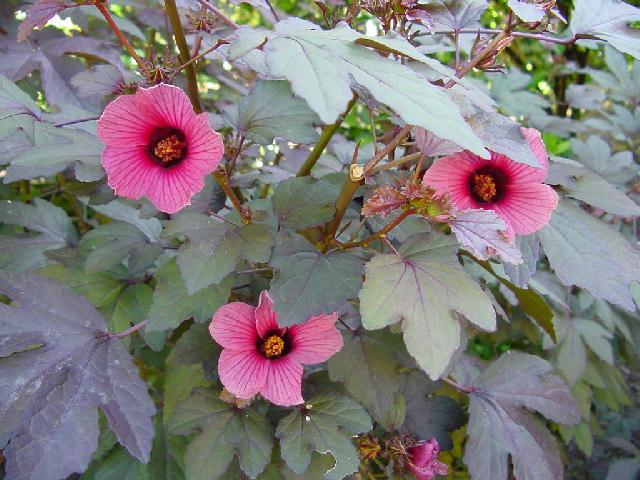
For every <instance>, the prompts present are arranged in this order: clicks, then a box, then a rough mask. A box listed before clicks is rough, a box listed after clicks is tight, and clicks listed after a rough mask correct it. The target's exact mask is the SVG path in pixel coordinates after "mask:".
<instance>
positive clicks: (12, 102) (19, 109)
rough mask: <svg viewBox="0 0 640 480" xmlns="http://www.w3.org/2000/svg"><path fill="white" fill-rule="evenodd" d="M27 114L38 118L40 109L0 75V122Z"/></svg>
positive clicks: (13, 84)
mask: <svg viewBox="0 0 640 480" xmlns="http://www.w3.org/2000/svg"><path fill="white" fill-rule="evenodd" d="M20 114H27V115H32V116H34V117H36V118H40V115H41V113H40V108H38V105H37V104H36V102H34V101H33V100H32V99H31V97H30V96H29V95H27V94H26V93H24V92H23V91H22V90H20V88H18V87H17V86H16V84H15V83H13V82H12V81H11V80H9V79H8V78H7V77H5V76H4V75H0V120H2V119H5V118H9V117H12V116H14V115H20Z"/></svg>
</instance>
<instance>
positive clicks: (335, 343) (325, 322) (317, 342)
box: [289, 313, 342, 364]
mask: <svg viewBox="0 0 640 480" xmlns="http://www.w3.org/2000/svg"><path fill="white" fill-rule="evenodd" d="M337 320H338V314H336V313H332V314H330V315H318V316H317V317H312V318H310V319H309V320H307V321H306V322H305V323H303V324H301V325H294V326H293V327H290V328H289V335H290V336H291V338H292V346H291V352H290V354H289V356H290V357H292V358H294V359H295V360H297V361H298V362H300V363H303V364H304V363H308V364H313V363H322V362H324V361H326V360H327V359H329V357H331V356H332V355H333V354H334V353H336V352H338V351H339V350H340V349H341V348H342V334H341V333H340V331H339V330H338V329H337V328H336V326H335V323H336V321H337Z"/></svg>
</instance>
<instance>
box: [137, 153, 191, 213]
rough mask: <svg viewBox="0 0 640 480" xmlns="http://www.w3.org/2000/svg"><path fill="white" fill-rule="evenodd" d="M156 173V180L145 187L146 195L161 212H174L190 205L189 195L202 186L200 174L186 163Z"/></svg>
mask: <svg viewBox="0 0 640 480" xmlns="http://www.w3.org/2000/svg"><path fill="white" fill-rule="evenodd" d="M158 173H159V174H158V175H157V177H156V182H154V183H153V184H151V185H150V186H149V188H148V189H147V197H149V200H151V202H152V203H153V204H154V205H155V206H156V208H157V209H158V210H160V211H162V212H166V213H176V212H177V211H179V210H181V209H183V208H184V207H186V206H187V205H190V204H191V197H192V196H193V195H194V194H195V193H198V192H199V191H200V190H202V189H203V188H204V177H203V176H202V174H201V173H200V172H199V171H198V170H197V169H194V168H192V167H190V166H189V165H188V164H186V163H183V164H180V165H176V166H175V167H172V168H171V169H162V170H160V171H159V172H158Z"/></svg>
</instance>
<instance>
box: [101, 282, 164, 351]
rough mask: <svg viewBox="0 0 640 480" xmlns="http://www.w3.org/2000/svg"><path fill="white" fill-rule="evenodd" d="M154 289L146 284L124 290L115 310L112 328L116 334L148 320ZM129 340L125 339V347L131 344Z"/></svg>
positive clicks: (112, 317)
mask: <svg viewBox="0 0 640 480" xmlns="http://www.w3.org/2000/svg"><path fill="white" fill-rule="evenodd" d="M152 297H153V289H152V288H151V287H150V286H149V285H146V284H144V283H136V284H135V285H129V286H128V287H126V288H125V289H124V291H123V292H122V294H121V295H120V297H118V301H117V303H116V306H115V308H114V310H113V315H112V316H111V323H110V325H109V326H110V327H111V329H112V330H113V331H115V332H121V331H123V330H126V329H127V328H129V327H130V326H131V325H135V324H136V323H140V322H142V321H143V320H145V319H146V318H147V314H148V313H149V308H150V307H151V300H152ZM129 340H130V339H129V338H123V339H122V341H123V342H124V343H125V345H128V344H129Z"/></svg>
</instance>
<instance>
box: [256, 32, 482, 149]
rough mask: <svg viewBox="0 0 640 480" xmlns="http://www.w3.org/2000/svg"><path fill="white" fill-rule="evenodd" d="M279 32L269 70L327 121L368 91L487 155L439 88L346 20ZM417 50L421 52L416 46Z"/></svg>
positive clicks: (270, 44) (414, 121) (269, 47)
mask: <svg viewBox="0 0 640 480" xmlns="http://www.w3.org/2000/svg"><path fill="white" fill-rule="evenodd" d="M276 31H277V33H276V34H273V35H271V36H270V37H269V40H268V41H267V43H266V44H265V46H264V47H263V50H264V53H265V60H266V64H267V66H268V69H269V72H270V74H271V75H273V76H274V77H275V78H286V79H287V80H289V82H290V83H291V88H292V90H293V92H294V93H295V94H296V95H297V96H299V97H302V98H304V99H305V100H306V101H307V104H308V105H309V106H310V107H311V108H312V109H313V110H314V111H315V112H316V113H317V114H318V116H319V117H320V119H321V120H322V121H323V122H325V123H333V122H335V120H336V119H337V118H338V116H339V115H341V114H342V113H343V112H344V110H345V109H346V107H347V104H348V103H349V101H350V100H351V98H352V97H353V92H352V89H355V90H356V91H366V92H367V93H368V94H369V95H371V96H372V97H374V98H375V99H376V100H377V101H378V102H380V103H382V104H384V105H386V106H388V107H389V108H391V109H392V110H393V111H394V112H395V113H396V114H398V115H399V116H400V117H401V118H402V120H404V121H405V122H406V123H407V124H411V125H416V126H419V127H423V128H425V129H427V130H430V131H432V132H433V133H434V134H436V135H437V136H438V137H441V138H445V139H448V140H451V141H453V142H454V143H456V144H458V145H460V146H461V147H463V148H466V149H468V150H471V151H473V152H474V153H477V154H478V155H481V156H483V157H484V156H486V155H487V152H486V150H485V149H484V147H483V145H482V142H481V141H480V139H479V138H478V137H477V136H476V135H475V134H474V133H473V131H472V130H471V129H470V128H469V126H468V125H467V124H466V123H465V122H464V120H463V118H462V117H461V115H460V112H459V110H458V107H457V106H456V105H455V103H453V102H452V101H451V100H450V99H449V97H448V96H447V95H446V94H445V93H444V92H443V91H442V90H441V89H440V88H439V87H436V86H435V85H433V84H431V83H429V82H428V81H427V80H426V79H425V78H424V77H422V76H420V75H419V74H418V73H416V72H415V71H414V70H412V69H411V68H409V67H408V66H405V65H402V64H400V63H397V62H395V61H393V60H391V59H389V58H384V57H382V56H381V55H380V54H379V53H377V52H374V51H372V50H369V49H368V48H366V47H363V46H360V45H357V44H356V43H355V42H356V41H357V40H359V39H363V38H366V37H365V36H364V35H361V34H359V33H358V32H356V31H354V30H351V29H350V28H349V27H348V26H346V24H340V25H339V26H338V27H336V28H334V29H333V30H328V31H322V30H319V29H317V27H315V26H314V25H312V24H308V23H304V24H302V23H301V22H295V23H294V22H292V21H286V20H285V21H282V22H280V23H279V24H278V28H277V30H276ZM415 55H416V56H419V55H420V52H418V51H417V50H416V52H415ZM326 72H331V75H326Z"/></svg>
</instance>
